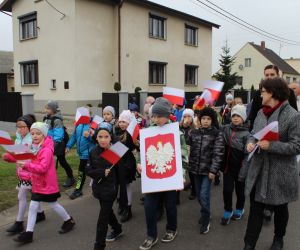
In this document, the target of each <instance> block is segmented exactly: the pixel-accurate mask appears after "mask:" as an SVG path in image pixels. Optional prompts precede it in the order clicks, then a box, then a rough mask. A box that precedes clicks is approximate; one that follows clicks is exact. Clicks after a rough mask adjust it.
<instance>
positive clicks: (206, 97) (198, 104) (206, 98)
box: [193, 89, 212, 110]
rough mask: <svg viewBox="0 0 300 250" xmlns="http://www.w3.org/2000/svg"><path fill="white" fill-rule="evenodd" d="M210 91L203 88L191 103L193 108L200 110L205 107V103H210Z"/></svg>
mask: <svg viewBox="0 0 300 250" xmlns="http://www.w3.org/2000/svg"><path fill="white" fill-rule="evenodd" d="M211 100H212V96H211V92H210V91H209V90H207V89H204V91H203V93H202V94H201V96H200V97H199V98H197V99H196V100H195V102H194V104H193V109H194V110H201V109H203V108H204V107H205V105H206V104H212V102H211Z"/></svg>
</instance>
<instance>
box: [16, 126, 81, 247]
mask: <svg viewBox="0 0 300 250" xmlns="http://www.w3.org/2000/svg"><path fill="white" fill-rule="evenodd" d="M30 133H31V137H32V146H31V147H32V151H33V152H35V153H36V157H35V158H34V159H33V160H31V161H27V162H18V164H19V166H20V167H22V168H23V170H25V171H28V172H30V173H31V181H32V195H31V201H30V205H29V213H28V222H27V228H26V232H23V233H21V234H20V235H19V236H18V237H17V238H15V239H14V240H15V241H17V242H20V243H23V244H24V243H30V242H32V239H33V230H34V226H35V222H36V216H37V211H38V207H39V205H40V202H47V203H48V204H49V206H50V207H51V208H52V209H53V210H54V211H55V212H56V213H57V214H58V215H59V216H60V217H61V218H62V219H63V220H64V223H63V225H62V227H61V230H60V231H59V233H61V234H63V233H67V232H69V231H71V230H72V229H73V227H74V225H75V222H74V220H73V218H72V217H71V216H70V215H69V214H68V213H67V211H66V210H65V209H64V208H63V207H62V206H61V205H60V204H59V203H58V202H57V199H58V198H59V197H60V192H59V187H58V181H57V176H56V169H55V163H54V156H53V155H54V154H53V151H54V143H53V140H52V138H51V137H47V133H48V125H47V124H45V123H42V122H36V123H34V124H32V126H31V128H30Z"/></svg>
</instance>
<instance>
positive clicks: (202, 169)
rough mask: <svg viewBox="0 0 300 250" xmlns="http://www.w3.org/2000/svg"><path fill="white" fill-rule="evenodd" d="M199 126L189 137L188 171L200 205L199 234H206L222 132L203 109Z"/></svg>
mask: <svg viewBox="0 0 300 250" xmlns="http://www.w3.org/2000/svg"><path fill="white" fill-rule="evenodd" d="M198 119H199V121H200V125H201V127H200V128H199V129H193V130H192V131H191V134H190V137H189V145H190V157H189V166H190V172H192V173H193V175H194V179H195V185H196V195H197V198H198V200H199V203H200V205H201V217H200V220H199V224H201V227H200V233H201V234H206V233H208V232H209V227H210V217H211V215H210V214H211V213H210V190H211V182H212V181H213V180H214V178H215V176H216V174H217V172H218V171H219V168H220V165H221V163H222V160H223V154H224V141H223V137H222V132H220V131H219V130H218V129H217V128H216V126H217V116H216V112H215V111H214V110H213V109H212V108H210V107H205V108H204V109H202V110H201V111H200V112H199V114H198Z"/></svg>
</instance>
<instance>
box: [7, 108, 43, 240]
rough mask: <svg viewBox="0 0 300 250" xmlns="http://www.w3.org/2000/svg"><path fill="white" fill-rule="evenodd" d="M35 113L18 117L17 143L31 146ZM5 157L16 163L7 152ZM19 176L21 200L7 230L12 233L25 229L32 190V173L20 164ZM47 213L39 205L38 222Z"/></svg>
mask: <svg viewBox="0 0 300 250" xmlns="http://www.w3.org/2000/svg"><path fill="white" fill-rule="evenodd" d="M35 121H36V120H35V116H34V115H29V114H28V115H24V116H21V117H19V118H18V120H17V124H16V127H17V132H16V140H15V144H23V145H26V146H29V147H30V146H31V143H32V140H31V135H30V131H29V130H30V127H31V125H32V124H33V123H34V122H35ZM3 159H4V160H5V161H6V162H11V163H15V162H16V160H15V158H13V157H12V156H11V155H10V154H8V153H6V154H4V155H3ZM16 170H17V171H16V172H17V177H18V178H19V183H18V186H17V189H18V191H19V192H18V200H19V209H18V215H17V219H16V222H15V223H14V224H13V225H12V226H11V227H9V228H8V229H7V230H6V232H8V233H10V234H11V235H14V234H17V233H21V232H23V231H24V226H23V221H24V215H25V212H26V207H27V200H26V195H27V193H28V192H30V190H31V173H29V172H28V171H25V170H23V169H22V168H20V167H19V166H18V165H16ZM45 218H46V217H45V214H44V211H43V209H42V208H41V206H39V209H38V213H37V217H36V222H39V221H43V220H45Z"/></svg>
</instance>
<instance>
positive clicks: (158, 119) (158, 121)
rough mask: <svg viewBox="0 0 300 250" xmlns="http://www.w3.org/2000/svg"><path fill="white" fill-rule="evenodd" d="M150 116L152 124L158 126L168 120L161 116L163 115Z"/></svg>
mask: <svg viewBox="0 0 300 250" xmlns="http://www.w3.org/2000/svg"><path fill="white" fill-rule="evenodd" d="M152 118H153V122H154V124H156V125H157V126H160V127H161V126H163V125H165V124H166V123H167V122H168V121H169V118H167V117H163V116H158V115H154V116H153V117H152Z"/></svg>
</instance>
